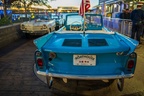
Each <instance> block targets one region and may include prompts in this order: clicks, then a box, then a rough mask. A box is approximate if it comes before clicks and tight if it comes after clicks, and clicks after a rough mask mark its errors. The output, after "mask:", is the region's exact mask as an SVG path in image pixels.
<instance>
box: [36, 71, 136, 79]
mask: <svg viewBox="0 0 144 96" xmlns="http://www.w3.org/2000/svg"><path fill="white" fill-rule="evenodd" d="M37 74H39V75H43V76H50V77H57V78H67V79H80V80H106V79H119V78H132V77H133V76H134V74H124V73H123V72H122V73H121V75H101V76H96V75H94V76H88V75H67V74H56V73H47V72H40V71H37Z"/></svg>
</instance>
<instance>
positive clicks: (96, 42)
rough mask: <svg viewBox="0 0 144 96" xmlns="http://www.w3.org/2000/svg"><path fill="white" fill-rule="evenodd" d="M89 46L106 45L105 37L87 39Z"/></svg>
mask: <svg viewBox="0 0 144 96" xmlns="http://www.w3.org/2000/svg"><path fill="white" fill-rule="evenodd" d="M88 45H89V46H108V44H107V42H106V40H105V39H88Z"/></svg>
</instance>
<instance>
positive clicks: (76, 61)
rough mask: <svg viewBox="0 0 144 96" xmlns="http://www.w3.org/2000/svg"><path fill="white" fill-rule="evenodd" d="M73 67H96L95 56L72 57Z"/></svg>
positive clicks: (75, 55) (77, 55) (76, 55)
mask: <svg viewBox="0 0 144 96" xmlns="http://www.w3.org/2000/svg"><path fill="white" fill-rule="evenodd" d="M73 65H75V66H96V55H79V54H74V55H73Z"/></svg>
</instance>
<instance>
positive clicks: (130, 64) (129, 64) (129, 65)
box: [127, 60, 134, 69]
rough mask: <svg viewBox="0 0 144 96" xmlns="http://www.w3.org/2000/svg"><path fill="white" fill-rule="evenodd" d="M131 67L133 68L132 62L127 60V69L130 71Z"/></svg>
mask: <svg viewBox="0 0 144 96" xmlns="http://www.w3.org/2000/svg"><path fill="white" fill-rule="evenodd" d="M133 67H134V60H129V61H128V66H127V68H128V69H132V68H133Z"/></svg>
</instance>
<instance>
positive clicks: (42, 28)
mask: <svg viewBox="0 0 144 96" xmlns="http://www.w3.org/2000/svg"><path fill="white" fill-rule="evenodd" d="M55 26H56V24H55V20H53V19H51V18H50V17H49V16H47V15H37V16H36V17H35V18H34V20H29V21H26V22H23V23H21V24H20V29H21V30H22V31H23V32H24V33H27V34H30V35H44V34H46V33H50V32H52V31H54V30H55Z"/></svg>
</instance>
